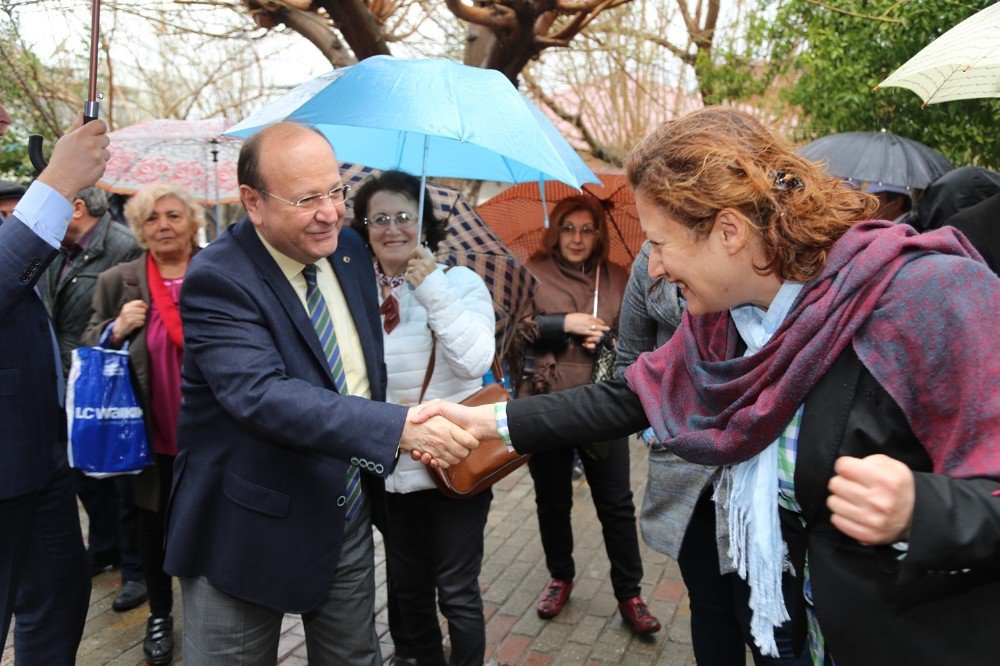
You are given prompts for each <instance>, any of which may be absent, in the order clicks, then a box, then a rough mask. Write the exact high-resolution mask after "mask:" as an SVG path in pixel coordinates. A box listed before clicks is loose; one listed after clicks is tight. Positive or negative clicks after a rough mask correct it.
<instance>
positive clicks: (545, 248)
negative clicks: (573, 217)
mask: <svg viewBox="0 0 1000 666" xmlns="http://www.w3.org/2000/svg"><path fill="white" fill-rule="evenodd" d="M578 210H585V211H587V212H588V213H590V215H591V217H592V218H593V219H594V229H595V230H596V231H597V243H595V244H594V251H593V252H591V253H590V257H588V258H587V262H586V264H587V267H588V268H589V267H591V266H593V265H594V264H595V263H597V262H600V263H604V262H606V261H607V260H608V252H609V251H610V250H611V244H610V243H609V242H608V224H607V222H608V216H607V213H605V212H604V206H602V205H601V202H600V201H598V200H597V198H595V197H593V196H590V195H588V194H578V195H575V196H572V197H566V198H565V199H562V200H560V201H559V203H557V204H556V207H555V208H553V209H552V214H551V215H549V228H548V229H546V230H545V234H544V235H543V236H542V246H541V247H540V248H539V249H538V251H537V252H535V254H533V255H532V256H531V258H532V259H544V258H546V257H549V256H556V257H559V258H562V256H561V253H560V252H559V233H560V232H559V227H560V226H562V223H563V220H564V219H565V218H566V216H567V215H569V214H570V213H575V212H576V211H578Z"/></svg>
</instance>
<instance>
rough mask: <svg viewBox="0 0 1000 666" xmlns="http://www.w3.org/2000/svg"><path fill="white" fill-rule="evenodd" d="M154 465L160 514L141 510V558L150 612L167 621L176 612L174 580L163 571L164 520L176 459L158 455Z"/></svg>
mask: <svg viewBox="0 0 1000 666" xmlns="http://www.w3.org/2000/svg"><path fill="white" fill-rule="evenodd" d="M153 464H154V465H156V472H157V474H159V476H160V498H159V501H158V503H157V508H158V509H159V511H147V510H146V509H138V508H137V511H138V513H139V556H140V557H141V558H142V570H143V571H144V572H145V576H146V590H147V591H148V592H149V612H150V614H151V615H155V616H156V617H166V616H168V615H170V614H171V613H172V612H173V609H174V591H173V580H172V579H171V577H170V575H169V574H167V573H166V572H165V571H164V570H163V558H164V548H163V539H164V527H165V525H164V519H165V518H166V515H167V500H168V499H169V498H170V485H171V483H170V482H171V479H173V474H174V456H168V455H163V454H161V453H156V454H154V455H153Z"/></svg>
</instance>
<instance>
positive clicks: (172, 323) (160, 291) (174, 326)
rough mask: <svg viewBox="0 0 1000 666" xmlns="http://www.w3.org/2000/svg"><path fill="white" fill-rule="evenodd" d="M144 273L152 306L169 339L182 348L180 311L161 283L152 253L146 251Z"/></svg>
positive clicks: (161, 279)
mask: <svg viewBox="0 0 1000 666" xmlns="http://www.w3.org/2000/svg"><path fill="white" fill-rule="evenodd" d="M146 275H147V276H148V277H149V295H150V296H151V297H152V299H153V307H154V308H156V311H157V312H159V313H160V319H162V320H163V326H164V328H166V329H167V335H169V336H170V341H171V342H173V343H174V345H175V346H176V347H177V348H178V349H184V331H183V330H182V329H181V311H180V308H178V307H177V304H176V303H174V299H172V298H171V297H170V292H169V291H167V286H166V285H165V284H163V276H162V275H160V269H159V268H157V267H156V262H155V261H153V253H152V252H147V253H146Z"/></svg>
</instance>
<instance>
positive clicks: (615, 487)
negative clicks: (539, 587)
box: [528, 439, 642, 601]
mask: <svg viewBox="0 0 1000 666" xmlns="http://www.w3.org/2000/svg"><path fill="white" fill-rule="evenodd" d="M573 450H574V449H573V447H569V448H562V449H553V450H552V451H544V452H542V453H536V454H534V455H532V456H531V459H530V460H529V461H528V469H529V470H530V471H531V478H532V479H533V480H534V482H535V504H536V506H537V509H538V529H539V532H541V536H542V547H543V548H544V549H545V563H546V565H547V566H548V569H549V573H550V574H551V575H552V577H553V578H558V579H559V580H564V581H568V582H572V581H573V578H574V576H576V565H575V564H574V562H573V527H572V524H571V522H570V513H571V511H572V509H573V485H572V481H573ZM580 460H581V461H582V462H583V471H584V474H586V476H587V483H588V484H590V494H591V497H592V498H593V500H594V508H595V509H596V510H597V518H598V520H600V521H601V530H602V531H603V533H604V548H605V550H607V553H608V560H610V561H611V586H612V587H613V588H614V591H615V598H617V599H618V601H625V600H626V599H631V598H632V597H635V596H638V594H639V591H640V590H639V583H640V581H641V580H642V559H640V556H639V536H638V533H637V532H636V527H635V505H634V504H633V503H632V488H631V486H630V485H629V463H630V461H629V452H628V442H627V440H625V439H620V440H615V441H614V442H612V444H611V448H610V453H609V455H608V457H607V458H606V459H603V460H595V459H594V458H592V457H591V456H590V455H589V454H588V453H587V452H586V451H583V450H581V451H580Z"/></svg>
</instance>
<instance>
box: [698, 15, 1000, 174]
mask: <svg viewBox="0 0 1000 666" xmlns="http://www.w3.org/2000/svg"><path fill="white" fill-rule="evenodd" d="M993 2H994V0H963V1H962V2H957V1H954V0H921V1H919V2H917V1H910V2H900V1H898V0H829V1H828V2H814V1H811V0H777V1H774V0H762V2H761V3H760V5H759V6H758V8H757V11H756V12H754V13H753V15H752V17H751V18H750V19H749V21H748V31H747V33H746V35H747V36H746V42H744V43H740V44H738V45H736V46H733V47H729V48H726V49H721V50H718V51H717V52H716V53H715V54H714V56H713V61H714V67H713V68H712V72H711V74H710V79H709V80H710V82H711V83H712V86H713V88H712V89H713V91H714V93H715V95H716V96H718V97H721V98H724V99H729V100H738V99H747V98H748V97H750V96H752V95H759V94H761V93H762V92H763V91H764V90H766V89H768V88H769V87H770V88H772V89H773V88H774V87H777V88H780V93H779V94H780V96H781V98H782V99H783V100H784V101H785V102H786V103H787V104H788V105H790V107H791V109H793V110H792V111H790V112H791V113H797V114H798V126H797V127H798V131H799V133H800V135H799V136H798V137H795V138H798V139H801V140H806V139H811V138H815V137H818V136H823V135H826V134H832V133H834V132H848V131H872V130H879V129H883V128H884V129H887V130H889V131H891V132H893V133H895V134H899V135H901V136H905V137H908V138H911V139H915V140H917V141H920V142H922V143H925V144H927V145H929V146H932V147H934V148H936V149H937V150H939V151H940V152H942V153H943V154H944V155H946V156H947V157H948V158H949V159H951V160H952V162H954V163H955V164H956V165H958V166H961V165H964V164H977V165H979V166H985V167H990V168H1000V132H998V131H997V127H998V125H1000V100H997V99H973V100H964V101H958V102H944V103H941V104H932V105H930V106H928V107H926V108H921V104H922V102H921V100H920V98H919V97H918V96H917V95H915V94H914V93H912V92H911V91H909V90H905V89H902V88H885V89H879V90H873V88H874V87H875V85H877V84H878V83H879V82H880V81H882V80H883V79H885V78H886V77H887V76H888V75H889V74H891V73H892V72H893V71H895V70H896V69H897V68H898V67H900V66H901V65H902V64H903V63H905V62H906V61H907V60H908V59H910V58H911V57H912V56H914V55H915V54H916V53H917V52H919V51H920V50H921V49H922V48H923V47H924V46H926V45H927V44H929V43H930V42H931V41H933V40H934V39H935V38H937V37H939V36H940V35H942V34H944V33H945V32H947V31H948V30H949V29H950V28H951V27H953V26H954V25H956V24H958V23H960V22H961V21H963V20H964V19H966V18H968V17H969V16H971V15H972V14H974V13H976V12H977V11H979V10H980V9H983V8H985V7H987V6H989V5H991V4H992V3H993Z"/></svg>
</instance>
